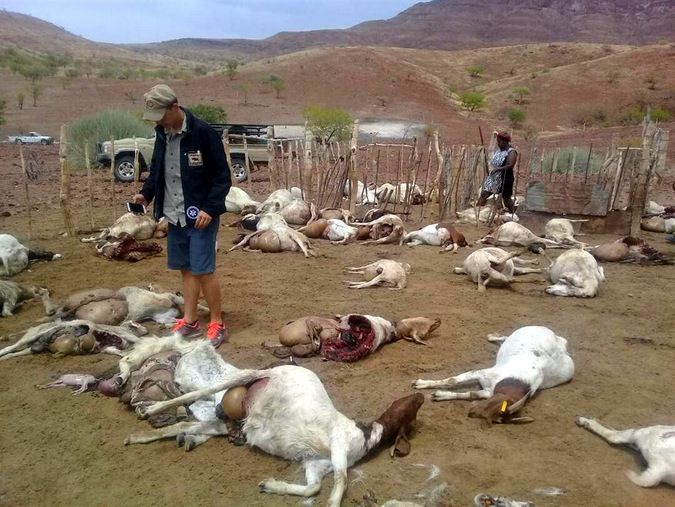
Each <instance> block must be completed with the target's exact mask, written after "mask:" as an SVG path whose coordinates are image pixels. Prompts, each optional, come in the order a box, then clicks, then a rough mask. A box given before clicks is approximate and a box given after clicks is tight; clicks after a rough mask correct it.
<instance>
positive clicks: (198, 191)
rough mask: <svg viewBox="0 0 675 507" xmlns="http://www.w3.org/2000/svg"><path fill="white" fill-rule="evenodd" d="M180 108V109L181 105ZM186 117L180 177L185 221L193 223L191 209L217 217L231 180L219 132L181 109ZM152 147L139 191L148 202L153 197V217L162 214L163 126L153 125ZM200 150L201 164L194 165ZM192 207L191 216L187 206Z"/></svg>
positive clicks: (223, 203) (181, 142)
mask: <svg viewBox="0 0 675 507" xmlns="http://www.w3.org/2000/svg"><path fill="white" fill-rule="evenodd" d="M181 109H182V108H181ZM183 112H184V113H185V116H186V129H187V131H186V132H185V134H184V135H183V137H182V138H181V140H180V177H181V182H182V186H183V197H184V198H185V211H186V213H185V215H186V219H187V220H188V222H192V223H194V219H195V218H196V213H194V211H193V210H194V209H195V208H196V209H197V210H202V211H205V212H206V213H208V214H209V215H211V216H212V217H217V216H220V215H222V214H223V213H225V197H226V196H227V193H228V192H229V191H230V187H231V186H232V180H231V178H230V168H229V167H228V166H227V160H226V158H225V150H224V149H223V142H222V140H221V139H220V136H219V135H218V133H217V132H216V131H215V130H214V129H213V127H211V125H209V124H208V123H206V122H204V121H202V120H200V119H199V118H195V116H194V115H193V114H192V113H191V112H190V111H188V110H187V109H183ZM155 132H156V134H157V137H156V138H155V149H154V150H153V152H152V162H151V163H150V174H149V175H148V178H147V179H146V180H145V184H144V185H143V189H142V190H141V194H143V197H145V199H146V200H147V201H148V204H149V203H150V202H151V201H152V200H153V199H154V200H155V207H154V211H153V214H154V216H155V219H156V220H159V219H160V218H162V216H163V215H164V189H165V186H164V159H165V156H164V155H165V153H166V134H165V132H164V127H162V126H159V125H158V126H157V127H155ZM197 151H199V152H200V153H201V159H202V162H203V165H194V164H195V154H196V152H197ZM189 153H190V154H192V155H193V156H192V158H191V160H192V165H190V164H189V163H188V154H189ZM191 207H192V210H191V211H192V213H191V214H193V215H194V216H193V217H190V216H189V214H190V213H188V209H189V208H191Z"/></svg>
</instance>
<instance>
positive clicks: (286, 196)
mask: <svg viewBox="0 0 675 507" xmlns="http://www.w3.org/2000/svg"><path fill="white" fill-rule="evenodd" d="M294 199H295V197H293V194H291V192H290V191H289V190H286V189H285V188H281V189H279V190H275V191H274V192H272V193H271V194H270V195H269V197H268V198H267V199H265V200H264V201H263V202H262V203H261V204H260V206H258V209H257V210H256V214H258V215H259V214H261V213H278V212H279V211H281V210H282V209H284V208H285V207H286V206H288V205H289V204H290V203H291V202H293V200H294Z"/></svg>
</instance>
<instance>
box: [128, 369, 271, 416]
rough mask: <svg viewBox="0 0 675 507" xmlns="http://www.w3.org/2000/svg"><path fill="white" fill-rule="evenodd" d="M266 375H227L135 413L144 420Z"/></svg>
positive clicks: (244, 372)
mask: <svg viewBox="0 0 675 507" xmlns="http://www.w3.org/2000/svg"><path fill="white" fill-rule="evenodd" d="M267 375H269V372H268V371H267V370H241V371H238V372H236V373H232V374H230V375H227V376H226V377H225V378H223V379H222V380H221V381H220V382H216V383H215V384H213V385H211V386H209V387H205V388H203V389H198V390H197V391H193V392H190V393H187V394H184V395H182V396H179V397H177V398H174V399H172V400H167V401H158V402H156V403H150V404H148V405H147V406H139V407H137V408H136V413H137V414H138V415H139V417H141V418H142V419H146V418H148V417H149V416H151V415H154V414H158V413H160V412H164V411H165V410H167V409H169V408H173V407H178V406H180V405H189V404H191V403H193V402H195V401H197V400H199V399H202V398H204V397H206V396H208V395H210V394H214V393H217V392H219V391H224V390H225V389H231V388H232V387H237V386H243V385H248V384H250V383H252V382H255V381H256V380H260V379H263V378H265V377H266V376H267Z"/></svg>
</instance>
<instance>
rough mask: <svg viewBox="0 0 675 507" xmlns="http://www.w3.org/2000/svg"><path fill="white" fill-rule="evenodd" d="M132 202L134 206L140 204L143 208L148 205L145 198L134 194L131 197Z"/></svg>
mask: <svg viewBox="0 0 675 507" xmlns="http://www.w3.org/2000/svg"><path fill="white" fill-rule="evenodd" d="M132 200H133V202H135V203H136V204H142V205H143V206H147V205H148V200H147V199H146V198H145V196H144V195H143V194H136V195H135V196H134V197H133V199H132Z"/></svg>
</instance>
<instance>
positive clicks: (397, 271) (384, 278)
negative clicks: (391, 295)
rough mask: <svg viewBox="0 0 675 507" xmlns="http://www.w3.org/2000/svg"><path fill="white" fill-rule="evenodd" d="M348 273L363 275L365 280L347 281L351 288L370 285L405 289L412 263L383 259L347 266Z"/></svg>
mask: <svg viewBox="0 0 675 507" xmlns="http://www.w3.org/2000/svg"><path fill="white" fill-rule="evenodd" d="M346 271H347V273H355V274H361V275H363V278H364V280H365V281H363V282H346V283H348V284H349V285H348V287H349V288H350V289H366V288H368V287H378V286H383V287H390V290H399V289H404V288H405V286H406V285H407V283H408V279H407V275H406V273H410V264H408V263H407V262H397V261H392V260H389V259H381V260H379V261H375V262H373V263H372V264H366V265H365V266H359V267H354V268H346Z"/></svg>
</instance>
